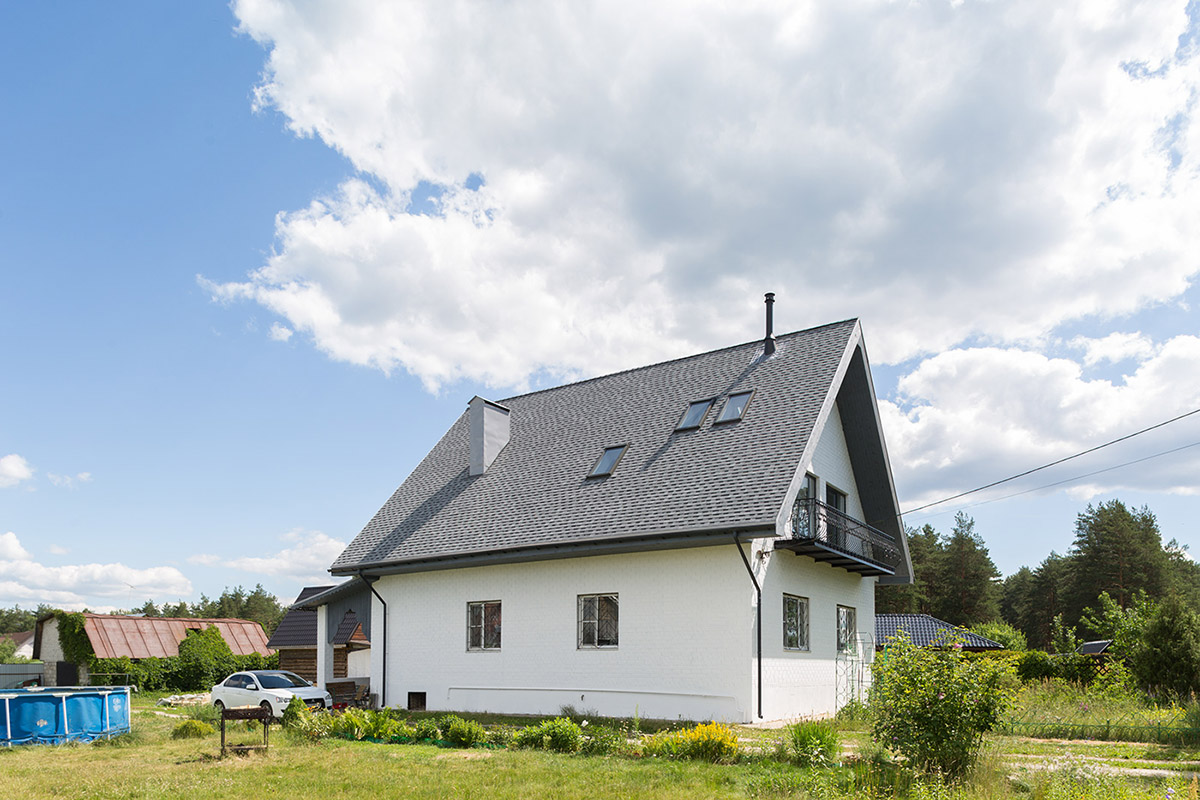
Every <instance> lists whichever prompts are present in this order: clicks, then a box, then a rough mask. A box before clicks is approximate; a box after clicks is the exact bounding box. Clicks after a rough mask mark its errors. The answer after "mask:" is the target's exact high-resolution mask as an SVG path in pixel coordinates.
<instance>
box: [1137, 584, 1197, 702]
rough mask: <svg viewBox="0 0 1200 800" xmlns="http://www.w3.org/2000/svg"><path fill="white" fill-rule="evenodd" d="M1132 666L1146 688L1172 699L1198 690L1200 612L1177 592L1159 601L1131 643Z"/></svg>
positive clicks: (1140, 682) (1177, 698)
mask: <svg viewBox="0 0 1200 800" xmlns="http://www.w3.org/2000/svg"><path fill="white" fill-rule="evenodd" d="M1132 667H1133V674H1134V675H1135V676H1136V677H1137V680H1138V683H1139V684H1141V686H1142V688H1144V689H1146V690H1147V691H1150V692H1154V693H1156V694H1159V695H1162V696H1164V697H1166V698H1169V699H1173V700H1182V699H1184V698H1186V697H1189V696H1190V695H1192V694H1196V693H1200V615H1197V614H1196V612H1194V611H1192V610H1191V609H1190V608H1188V607H1187V605H1186V604H1185V603H1184V602H1183V600H1181V599H1180V598H1179V597H1178V596H1177V595H1171V596H1169V597H1168V598H1167V599H1165V600H1163V602H1162V603H1160V604H1159V605H1158V606H1157V607H1156V608H1155V609H1154V611H1153V613H1152V614H1151V615H1150V619H1149V621H1148V622H1147V623H1146V628H1145V631H1144V634H1143V636H1142V639H1141V641H1139V642H1138V643H1137V645H1135V646H1134V650H1133V658H1132Z"/></svg>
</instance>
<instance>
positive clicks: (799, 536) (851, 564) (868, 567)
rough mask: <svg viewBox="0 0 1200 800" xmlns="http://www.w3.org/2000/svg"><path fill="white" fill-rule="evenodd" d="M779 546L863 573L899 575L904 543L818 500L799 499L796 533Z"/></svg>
mask: <svg viewBox="0 0 1200 800" xmlns="http://www.w3.org/2000/svg"><path fill="white" fill-rule="evenodd" d="M775 549H776V550H791V551H792V552H793V553H796V554H797V555H802V556H809V557H810V558H812V559H814V560H816V561H822V562H825V563H827V564H830V565H832V566H835V567H841V568H842V569H845V570H848V571H850V572H857V573H858V574H860V575H895V574H896V568H897V567H899V565H900V559H901V552H900V547H899V545H898V544H897V543H896V541H895V540H894V539H892V537H890V536H888V535H887V534H885V533H883V532H882V531H878V530H876V529H875V528H872V527H871V526H870V525H867V524H866V523H865V522H859V521H858V520H856V519H854V518H853V517H851V516H848V515H846V514H843V513H842V512H841V511H838V510H837V509H836V508H834V507H833V506H829V505H826V504H825V503H822V502H819V501H817V500H797V501H796V506H795V508H793V509H792V535H791V538H789V539H777V540H776V541H775Z"/></svg>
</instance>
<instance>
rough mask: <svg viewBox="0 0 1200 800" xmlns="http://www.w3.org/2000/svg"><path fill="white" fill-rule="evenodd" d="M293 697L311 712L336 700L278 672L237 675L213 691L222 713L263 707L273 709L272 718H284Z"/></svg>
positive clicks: (281, 671)
mask: <svg viewBox="0 0 1200 800" xmlns="http://www.w3.org/2000/svg"><path fill="white" fill-rule="evenodd" d="M293 697H299V698H300V699H301V700H303V701H304V702H305V703H307V704H308V707H309V708H331V707H332V706H333V697H332V696H331V695H330V694H329V692H327V691H325V690H324V689H321V688H318V687H316V686H314V685H313V684H311V683H309V682H308V681H306V680H304V678H301V677H300V676H299V675H297V674H296V673H294V672H284V671H283V670H278V669H259V670H251V671H249V672H235V673H233V674H232V675H230V676H229V677H228V678H226V679H225V680H223V681H221V682H220V683H218V684H217V685H216V686H214V687H213V688H212V704H213V705H214V706H216V707H217V710H218V711H220V710H221V709H223V708H237V707H239V706H261V707H263V708H266V709H270V711H271V716H273V717H282V716H283V710H284V709H285V708H287V707H288V703H290V702H291V701H292V698H293Z"/></svg>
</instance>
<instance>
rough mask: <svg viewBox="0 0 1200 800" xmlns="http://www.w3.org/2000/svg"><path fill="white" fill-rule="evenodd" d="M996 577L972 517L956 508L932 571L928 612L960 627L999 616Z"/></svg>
mask: <svg viewBox="0 0 1200 800" xmlns="http://www.w3.org/2000/svg"><path fill="white" fill-rule="evenodd" d="M999 578H1000V571H999V570H998V569H996V565H995V564H994V563H993V562H992V558H991V556H990V555H989V554H988V549H987V545H985V544H984V542H983V537H981V536H980V535H979V534H978V533H976V532H975V520H973V519H971V518H970V517H969V516H967V515H966V514H964V513H962V512H961V511H960V512H959V513H958V514H957V515H955V517H954V530H953V531H951V532H950V536H948V537H947V538H946V541H945V544H944V545H943V547H942V553H941V557H940V558H939V559H938V564H937V567H936V569H935V570H934V575H933V583H932V586H931V589H930V594H931V595H932V597H931V603H930V605H931V606H932V609H933V610H932V611H930V613H931V614H933V616H935V617H937V618H939V619H943V620H945V621H946V622H950V623H953V624H955V625H963V626H970V625H975V624H977V623H980V622H990V621H992V620H996V619H999V618H1000V584H999Z"/></svg>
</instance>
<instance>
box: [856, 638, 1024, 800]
mask: <svg viewBox="0 0 1200 800" xmlns="http://www.w3.org/2000/svg"><path fill="white" fill-rule="evenodd" d="M871 671H872V675H873V681H872V685H871V690H870V695H869V697H870V705H871V711H872V714H873V716H874V718H875V719H874V724H873V726H872V734H873V736H874V738H875V740H876V741H877V742H879V743H880V744H882V745H883V746H885V747H887V748H889V749H890V750H892V751H894V752H897V753H900V754H902V755H903V756H904V757H905V758H906V759H908V761H909V762H910V763H912V764H913V765H914V766H916V767H918V768H921V769H924V770H927V771H935V772H940V773H943V774H945V775H947V776H951V777H957V776H960V775H962V774H963V773H964V772H965V771H966V770H967V769H968V768H969V767H970V766H971V764H972V763H973V762H974V760H975V757H976V755H977V754H978V751H979V746H980V744H981V742H982V740H983V734H984V733H986V732H987V731H990V730H992V728H994V727H996V725H997V724H998V723H999V722H1000V717H1001V715H1002V714H1003V713H1004V712H1005V711H1006V710H1007V709H1008V707H1009V706H1010V705H1011V704H1012V687H1011V685H1010V684H1011V679H1010V678H1009V672H1008V669H1007V667H1006V666H1004V665H1003V662H997V661H992V660H987V659H965V658H963V656H962V652H961V651H959V650H957V649H953V648H952V649H946V650H942V649H938V650H932V649H929V650H927V649H923V648H919V647H916V646H915V645H913V643H912V641H911V640H910V639H909V638H908V637H907V636H905V635H901V636H900V637H897V638H895V639H893V640H892V641H891V642H890V643H889V644H888V646H887V648H886V649H885V650H884V651H883V653H882V654H880V656H879V657H878V658H877V659H876V661H875V663H874V665H873V666H872V670H871Z"/></svg>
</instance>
